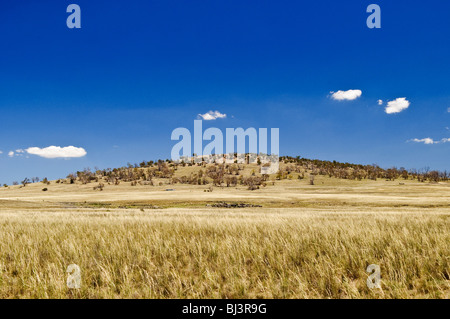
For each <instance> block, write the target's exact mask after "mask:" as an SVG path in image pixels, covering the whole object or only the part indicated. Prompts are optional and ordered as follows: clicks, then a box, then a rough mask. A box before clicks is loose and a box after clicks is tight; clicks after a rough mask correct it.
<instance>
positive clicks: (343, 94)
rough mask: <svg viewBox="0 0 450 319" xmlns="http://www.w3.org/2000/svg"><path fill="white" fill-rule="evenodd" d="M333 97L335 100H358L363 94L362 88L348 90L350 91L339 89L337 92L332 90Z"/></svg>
mask: <svg viewBox="0 0 450 319" xmlns="http://www.w3.org/2000/svg"><path fill="white" fill-rule="evenodd" d="M330 93H331V98H332V99H333V100H337V101H343V100H348V101H351V100H356V99H357V98H359V97H360V96H361V94H362V91H361V90H348V91H341V90H339V91H337V92H333V91H331V92H330Z"/></svg>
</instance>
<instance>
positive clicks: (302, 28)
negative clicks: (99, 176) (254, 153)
mask: <svg viewBox="0 0 450 319" xmlns="http://www.w3.org/2000/svg"><path fill="white" fill-rule="evenodd" d="M71 3H76V4H78V5H79V6H80V8H81V26H82V27H81V29H69V28H67V26H66V19H67V17H68V15H69V13H66V8H67V6H68V5H69V4H71ZM370 3H376V4H378V5H380V7H381V26H382V27H381V29H369V28H368V27H367V26H366V19H367V17H368V15H369V14H368V13H366V8H367V6H368V5H369V4H370ZM449 12H450V2H449V1H445V0H432V1H426V2H425V1H411V0H408V1H407V0H403V1H402V0H398V1H377V0H372V1H361V0H358V1H339V2H338V1H307V2H306V1H302V2H301V1H261V0H259V1H247V0H246V1H231V0H228V1H206V0H203V1H195V0H192V1H85V0H74V1H61V0H58V1H39V2H38V1H31V0H30V1H20V2H19V1H8V2H6V1H2V2H1V3H0V30H1V31H0V110H1V115H0V132H1V136H2V138H1V141H0V150H1V151H2V152H3V153H2V154H0V182H1V183H11V182H12V181H14V180H21V179H23V178H24V177H32V176H39V177H41V178H42V177H45V176H46V177H48V178H57V177H64V176H66V175H67V174H68V173H71V172H73V171H76V170H82V169H83V168H85V167H91V168H93V167H95V166H97V167H100V168H107V167H118V166H122V165H125V164H126V163H127V162H130V163H135V162H140V161H142V160H152V159H153V160H154V159H158V158H163V159H165V158H169V157H170V151H171V148H172V146H173V145H174V144H175V143H176V142H175V141H171V140H170V135H171V132H172V131H173V130H174V129H175V128H177V127H186V128H189V129H192V128H193V120H194V119H196V118H197V117H198V114H200V113H201V114H204V113H206V112H208V111H210V110H212V111H215V110H218V111H219V112H221V113H223V114H226V115H227V116H226V118H221V119H217V120H212V121H204V125H203V126H204V127H210V126H214V127H219V128H221V129H224V128H226V127H243V128H247V127H256V128H258V127H267V128H271V127H278V128H280V153H281V154H282V155H292V156H296V155H300V156H303V157H308V158H319V159H328V160H338V161H348V162H354V163H363V164H372V163H377V164H379V165H380V166H382V167H390V166H394V165H395V166H397V167H400V166H404V167H407V168H422V167H425V166H429V167H431V168H433V169H441V170H444V169H448V170H450V165H449V158H450V142H448V143H444V142H442V139H445V138H450V130H449V128H448V127H450V113H449V112H448V111H449V108H450V88H449V80H450V63H449V57H450V41H449V39H450V16H449ZM350 89H353V90H360V91H361V92H362V94H361V96H359V97H358V98H356V99H354V100H343V101H337V100H334V99H333V97H332V94H331V93H330V92H337V91H339V90H342V91H347V90H350ZM402 97H404V98H406V100H407V101H409V103H410V104H409V107H408V108H407V109H404V110H403V111H401V112H398V113H392V114H387V113H386V111H385V108H386V106H387V102H388V101H394V100H396V99H397V98H402ZM380 99H381V100H382V101H383V104H382V105H378V102H377V101H378V100H380ZM425 138H430V139H433V141H434V142H435V143H432V144H431V143H430V140H423V139H425ZM412 139H417V140H422V142H414V141H411V140H412ZM425 141H428V144H426V143H425ZM437 142H438V143H437ZM49 146H59V147H66V146H75V147H79V148H83V149H84V150H85V151H86V153H87V154H86V155H85V156H82V157H78V158H52V159H50V158H44V157H41V156H38V155H34V154H29V153H27V152H26V151H25V152H24V153H17V151H16V150H26V149H29V148H31V147H38V148H46V147H49ZM10 151H14V153H15V154H14V156H12V157H11V156H8V153H9V152H10Z"/></svg>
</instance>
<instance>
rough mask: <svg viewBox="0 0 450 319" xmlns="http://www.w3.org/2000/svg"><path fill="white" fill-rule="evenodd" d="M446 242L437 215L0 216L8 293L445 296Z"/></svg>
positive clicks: (445, 218)
mask: <svg viewBox="0 0 450 319" xmlns="http://www.w3.org/2000/svg"><path fill="white" fill-rule="evenodd" d="M449 243H450V223H449V215H448V214H444V213H443V214H439V213H436V212H435V211H434V212H430V213H429V214H427V213H401V212H396V213H389V212H375V213H373V212H361V213H350V212H334V213H332V212H321V211H320V210H309V211H300V210H277V209H271V210H268V209H264V210H263V209H259V210H251V209H245V210H234V211H227V210H215V211H214V212H211V211H207V210H195V211H194V210H181V209H171V210H164V211H149V212H138V211H130V210H127V211H125V210H123V211H116V212H105V211H95V212H92V211H91V212H90V213H88V212H61V213H57V212H54V213H50V212H39V213H38V212H36V213H30V212H26V211H24V212H2V213H0V297H1V298H26V297H28V298H417V297H425V298H448V297H449V291H450V281H449V276H450V274H449V272H450V254H449ZM72 263H75V264H78V265H79V266H80V267H81V271H82V273H81V276H82V286H81V289H79V290H70V289H68V288H67V286H66V278H67V274H66V273H65V270H66V268H67V266H68V265H69V264H72ZM369 264H378V265H380V267H381V279H382V290H379V289H378V290H376V289H375V290H370V289H369V288H367V286H366V279H367V276H368V273H366V272H365V270H366V268H367V266H368V265H369Z"/></svg>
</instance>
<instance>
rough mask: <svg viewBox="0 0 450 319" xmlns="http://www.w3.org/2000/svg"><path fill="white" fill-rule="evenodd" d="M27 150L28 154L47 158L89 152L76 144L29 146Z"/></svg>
mask: <svg viewBox="0 0 450 319" xmlns="http://www.w3.org/2000/svg"><path fill="white" fill-rule="evenodd" d="M25 151H26V152H27V153H28V154H33V155H37V156H41V157H45V158H70V157H83V156H85V155H86V154H87V153H86V151H85V149H84V148H82V147H75V146H66V147H60V146H49V147H45V148H39V147H29V148H27V149H26V150H25Z"/></svg>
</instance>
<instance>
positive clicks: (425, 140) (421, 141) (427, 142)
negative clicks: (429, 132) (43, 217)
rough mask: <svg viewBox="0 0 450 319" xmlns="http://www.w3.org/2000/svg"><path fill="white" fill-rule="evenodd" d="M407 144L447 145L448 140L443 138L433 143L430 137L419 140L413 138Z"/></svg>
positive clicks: (449, 140)
mask: <svg viewBox="0 0 450 319" xmlns="http://www.w3.org/2000/svg"><path fill="white" fill-rule="evenodd" d="M409 142H416V143H424V144H440V143H449V142H450V138H443V139H441V140H440V141H435V140H433V139H432V138H430V137H426V138H421V139H418V138H413V139H411V140H409Z"/></svg>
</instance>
